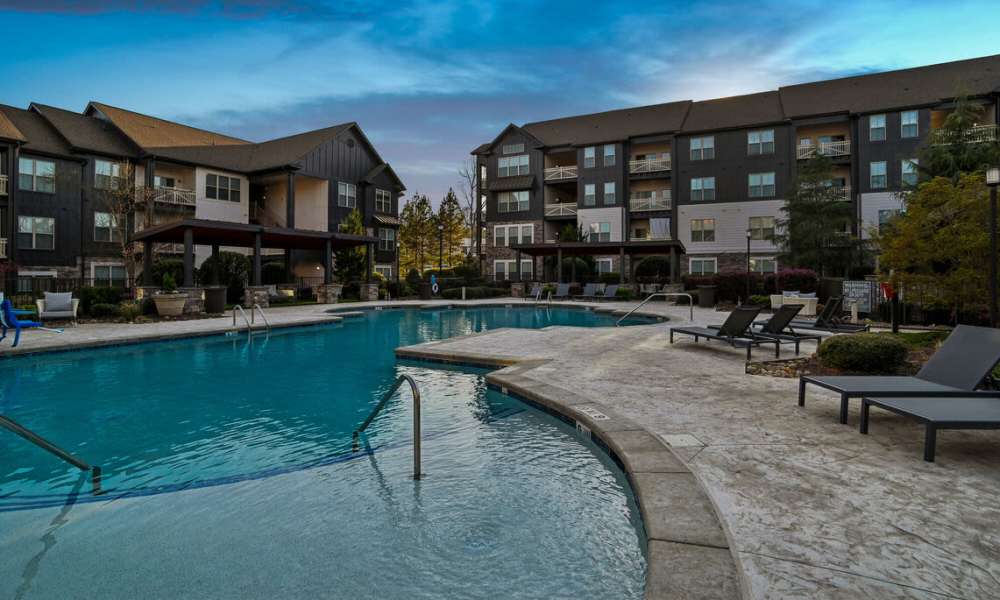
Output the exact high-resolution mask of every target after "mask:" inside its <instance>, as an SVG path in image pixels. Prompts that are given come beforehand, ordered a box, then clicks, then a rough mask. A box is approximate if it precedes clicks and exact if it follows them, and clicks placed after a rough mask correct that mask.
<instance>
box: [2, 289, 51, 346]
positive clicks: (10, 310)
mask: <svg viewBox="0 0 1000 600" xmlns="http://www.w3.org/2000/svg"><path fill="white" fill-rule="evenodd" d="M17 312H24V311H15V310H14V305H13V304H11V303H10V300H4V301H3V302H0V314H2V318H0V340H2V339H4V338H6V337H7V331H8V330H10V329H13V330H14V343H13V344H12V345H11V348H16V347H17V345H18V343H20V341H21V330H22V329H39V330H41V331H47V332H49V333H62V329H49V328H48V327H43V326H42V324H41V323H40V322H38V321H27V320H21V319H18V318H17V314H16V313H17Z"/></svg>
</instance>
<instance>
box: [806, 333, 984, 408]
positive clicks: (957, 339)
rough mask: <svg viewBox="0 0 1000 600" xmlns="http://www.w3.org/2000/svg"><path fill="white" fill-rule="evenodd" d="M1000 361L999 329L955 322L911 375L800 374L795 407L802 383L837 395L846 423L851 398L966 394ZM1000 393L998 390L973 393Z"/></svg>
mask: <svg viewBox="0 0 1000 600" xmlns="http://www.w3.org/2000/svg"><path fill="white" fill-rule="evenodd" d="M998 362H1000V329H992V328H989V327H973V326H971V325H959V326H958V327H956V328H955V330H954V331H952V332H951V335H949V336H948V338H947V339H946V340H945V341H944V343H943V344H941V347H940V348H938V351H937V352H935V353H934V356H932V357H931V358H930V360H928V361H927V363H926V364H925V365H924V366H923V368H921V369H920V371H919V372H918V373H917V374H916V375H914V376H895V375H891V376H872V375H857V376H854V375H831V376H819V375H803V376H802V377H799V406H805V404H806V384H809V383H811V384H813V385H817V386H819V387H822V388H826V389H828V390H832V391H834V392H837V393H838V394H840V422H841V423H847V410H848V401H849V400H850V399H851V398H861V397H868V398H892V397H897V398H898V397H934V396H937V397H947V396H956V397H957V396H968V395H969V393H970V392H973V391H974V390H975V389H976V387H978V386H979V384H981V383H982V382H983V380H984V379H986V377H987V376H988V375H989V374H990V373H991V372H992V371H993V368H994V367H996V365H997V363H998ZM976 394H982V395H984V396H1000V392H976Z"/></svg>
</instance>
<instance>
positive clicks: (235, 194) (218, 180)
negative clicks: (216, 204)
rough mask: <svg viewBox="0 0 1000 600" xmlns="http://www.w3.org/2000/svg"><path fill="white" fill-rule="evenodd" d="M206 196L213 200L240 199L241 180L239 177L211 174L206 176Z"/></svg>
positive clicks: (234, 200)
mask: <svg viewBox="0 0 1000 600" xmlns="http://www.w3.org/2000/svg"><path fill="white" fill-rule="evenodd" d="M205 197H206V198H211V199H212V200H227V201H229V202H239V201H240V180H239V178H238V177H226V176H225V175H214V174H209V175H208V176H206V177H205Z"/></svg>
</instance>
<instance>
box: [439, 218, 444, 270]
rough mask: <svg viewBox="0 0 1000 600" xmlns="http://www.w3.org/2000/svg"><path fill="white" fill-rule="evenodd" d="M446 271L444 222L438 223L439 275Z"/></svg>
mask: <svg viewBox="0 0 1000 600" xmlns="http://www.w3.org/2000/svg"><path fill="white" fill-rule="evenodd" d="M442 271H444V224H443V223H438V277H440V276H441V272H442Z"/></svg>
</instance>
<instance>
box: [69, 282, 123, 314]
mask: <svg viewBox="0 0 1000 600" xmlns="http://www.w3.org/2000/svg"><path fill="white" fill-rule="evenodd" d="M122 292H123V290H122V289H120V288H112V287H84V288H80V292H79V296H80V309H81V310H82V311H83V313H84V314H87V315H89V314H90V308H91V307H92V306H94V305H95V304H118V303H119V302H121V301H122Z"/></svg>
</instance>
